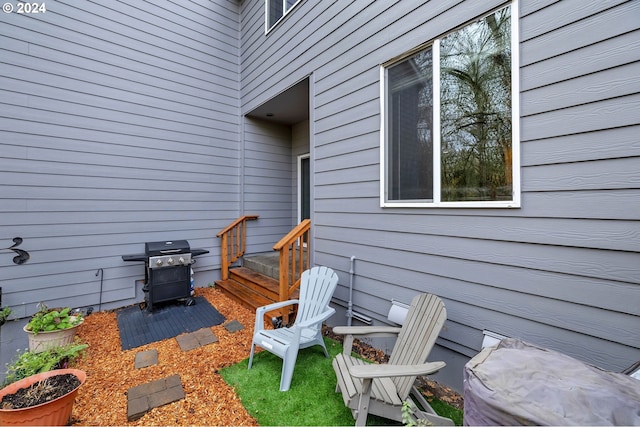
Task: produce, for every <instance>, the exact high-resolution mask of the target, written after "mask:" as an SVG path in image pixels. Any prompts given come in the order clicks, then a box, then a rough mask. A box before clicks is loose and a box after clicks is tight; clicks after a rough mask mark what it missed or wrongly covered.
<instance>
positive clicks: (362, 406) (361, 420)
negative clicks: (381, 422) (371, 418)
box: [356, 378, 373, 426]
mask: <svg viewBox="0 0 640 427" xmlns="http://www.w3.org/2000/svg"><path fill="white" fill-rule="evenodd" d="M372 381H373V380H372V379H371V378H365V379H364V380H363V381H362V391H361V393H360V400H359V402H358V410H357V411H356V412H357V415H358V417H357V418H356V425H357V426H364V425H366V424H367V416H368V415H369V400H370V399H371V385H372Z"/></svg>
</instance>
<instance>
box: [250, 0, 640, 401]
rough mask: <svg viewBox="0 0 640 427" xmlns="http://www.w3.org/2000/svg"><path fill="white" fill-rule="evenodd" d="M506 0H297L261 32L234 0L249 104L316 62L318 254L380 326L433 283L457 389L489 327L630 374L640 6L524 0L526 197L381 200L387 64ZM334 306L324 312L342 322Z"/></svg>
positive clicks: (638, 283)
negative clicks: (512, 202)
mask: <svg viewBox="0 0 640 427" xmlns="http://www.w3.org/2000/svg"><path fill="white" fill-rule="evenodd" d="M503 3H504V2H502V1H495V0H492V1H483V2H477V1H471V0H467V1H440V2H434V1H412V2H388V3H387V2H369V1H354V2H312V1H302V2H300V3H299V4H298V6H296V8H295V9H294V10H292V11H291V12H290V13H289V14H288V15H287V16H286V17H285V18H284V19H283V21H282V22H281V23H280V24H278V25H277V26H276V27H275V28H273V29H272V30H271V31H270V32H269V33H268V34H266V35H265V33H264V15H263V14H264V2H263V1H262V0H246V1H244V2H242V4H241V16H242V18H241V33H242V41H241V51H242V57H241V69H242V71H241V73H242V79H241V86H242V97H241V109H242V111H243V112H246V111H250V110H251V109H252V108H254V107H255V106H256V105H259V104H261V103H262V102H264V101H265V100H266V99H269V98H270V97H272V96H273V95H274V94H276V93H278V92H279V91H281V90H283V88H286V87H288V86H290V85H291V84H293V83H294V82H296V81H299V80H300V79H301V78H303V77H304V76H305V75H311V76H312V78H311V82H312V85H313V87H312V89H311V92H312V93H313V97H312V100H311V104H312V113H311V123H310V129H311V147H310V152H311V159H312V162H313V167H314V174H313V191H314V208H313V211H312V222H313V226H314V234H315V241H314V250H315V262H316V263H317V264H324V265H328V266H330V267H332V268H334V269H336V270H337V271H338V273H339V275H340V286H339V288H338V290H337V291H336V295H335V300H334V301H335V302H336V304H337V305H342V306H346V302H347V299H348V288H347V287H348V284H349V258H350V257H351V256H355V257H356V258H357V260H356V263H355V272H356V274H355V277H354V287H355V289H354V297H353V302H354V310H355V311H357V312H360V313H363V314H365V315H367V316H369V317H371V318H373V319H374V322H376V323H382V322H384V321H385V315H386V313H387V311H388V309H389V307H390V300H391V299H392V298H395V299H398V300H404V301H409V300H410V299H411V296H412V295H413V294H415V293H416V292H433V293H435V294H438V295H439V296H441V297H442V298H443V299H444V301H445V304H446V307H447V311H448V320H447V323H446V325H445V328H444V330H443V332H442V333H441V335H440V338H439V340H438V349H437V350H436V354H437V355H438V356H442V357H445V360H447V361H453V363H452V364H450V366H452V367H450V368H447V369H445V370H444V371H448V372H444V371H443V373H442V375H444V376H445V377H446V378H447V379H448V380H449V383H450V384H452V385H454V386H457V387H458V388H461V387H462V366H463V364H464V362H465V361H466V360H468V358H469V357H472V356H473V355H475V354H476V353H477V352H478V351H479V350H480V348H481V343H482V337H483V336H482V331H483V329H487V330H491V331H494V332H497V333H500V334H503V335H506V336H512V337H518V338H521V339H523V340H526V341H529V342H532V343H535V344H538V345H541V346H545V347H548V348H552V349H556V350H559V351H562V352H564V353H567V354H569V355H571V356H574V357H576V358H578V359H581V360H584V361H586V362H589V363H593V364H596V365H598V366H601V367H603V368H606V369H611V370H614V371H620V370H622V369H624V368H625V367H627V366H629V365H631V363H632V362H634V361H636V360H638V359H640V350H639V346H640V331H639V330H638V328H637V325H638V324H639V320H640V305H639V304H638V303H637V302H638V301H639V300H640V267H639V266H640V262H639V261H640V256H639V255H640V254H639V252H640V239H639V238H638V237H639V236H640V221H639V220H640V197H639V196H640V160H639V158H640V157H639V154H640V145H638V137H637V135H638V134H639V132H638V131H639V130H640V127H639V123H640V121H639V118H640V115H639V114H638V111H639V108H638V107H639V105H640V102H639V101H640V98H638V93H639V89H640V82H639V81H638V77H637V76H638V75H640V73H638V71H639V70H640V67H639V64H640V62H639V61H638V60H639V59H640V58H639V55H640V49H638V48H637V47H638V43H639V36H638V34H640V32H639V31H638V30H639V28H640V25H639V24H640V21H638V20H637V19H636V17H637V16H639V13H640V3H639V2H628V1H606V2H601V1H586V2H584V1H578V0H566V1H562V2H556V1H527V0H522V1H521V2H520V4H519V24H520V34H519V43H520V52H519V54H520V89H521V91H520V111H521V116H520V123H519V125H520V141H521V177H522V178H521V186H522V191H521V195H522V204H521V208H518V209H477V208H476V209H451V208H449V209H445V208H440V209H429V208H422V209H421V208H381V207H380V199H379V194H380V190H379V186H380V164H379V162H380V152H379V150H380V134H379V132H380V100H379V96H380V86H379V83H380V82H379V65H380V64H382V63H384V62H386V61H388V60H390V59H391V58H394V57H396V56H398V55H400V54H403V53H404V52H406V51H408V50H410V49H412V48H414V47H416V46H418V45H420V44H421V43H424V42H428V41H430V40H432V39H433V38H435V37H436V36H439V35H441V34H444V33H447V32H448V31H450V30H452V29H454V28H455V27H457V26H459V25H462V24H464V23H466V22H468V21H470V20H472V19H474V18H476V17H477V16H480V15H482V14H484V13H487V12H489V11H490V10H491V9H492V8H494V7H497V6H500V5H501V4H503ZM341 315H342V313H341V314H340V315H338V316H335V317H334V318H332V322H333V323H334V324H344V323H345V322H346V320H345V319H344V318H343V317H341Z"/></svg>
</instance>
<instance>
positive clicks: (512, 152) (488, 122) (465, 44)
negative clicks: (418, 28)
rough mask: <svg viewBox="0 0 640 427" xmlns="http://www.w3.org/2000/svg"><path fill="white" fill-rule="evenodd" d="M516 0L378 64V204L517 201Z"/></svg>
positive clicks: (460, 204) (472, 204)
mask: <svg viewBox="0 0 640 427" xmlns="http://www.w3.org/2000/svg"><path fill="white" fill-rule="evenodd" d="M513 16H516V17H517V12H516V4H515V3H514V4H511V5H509V6H507V7H505V8H502V9H500V10H497V11H495V12H493V13H491V14H489V15H487V16H485V17H483V18H480V19H478V20H477V21H475V22H473V23H471V24H468V25H465V26H463V27H461V28H458V29H456V30H454V31H452V32H450V33H448V34H446V35H445V36H443V37H441V38H438V39H436V40H433V41H432V42H430V43H429V44H428V45H424V46H422V47H421V48H419V49H417V50H415V51H412V52H410V53H408V54H407V55H404V56H403V57H402V58H401V59H400V60H396V61H394V62H391V63H388V64H384V65H383V66H382V67H381V82H382V85H383V88H382V92H381V93H382V96H381V98H382V111H383V114H382V135H381V138H382V162H381V167H382V185H381V199H382V200H381V203H382V206H419V207H422V206H441V207H446V206H448V207H484V206H487V207H518V206H519V203H520V194H519V192H520V189H519V181H520V175H519V157H520V156H519V145H518V126H517V124H518V115H519V112H518V75H517V50H518V44H517V34H518V32H517V19H513V18H512V17H513Z"/></svg>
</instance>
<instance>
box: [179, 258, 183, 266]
mask: <svg viewBox="0 0 640 427" xmlns="http://www.w3.org/2000/svg"><path fill="white" fill-rule="evenodd" d="M178 262H179V263H180V264H181V265H184V258H183V257H180V259H179V260H178Z"/></svg>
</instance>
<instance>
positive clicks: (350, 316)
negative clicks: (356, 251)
mask: <svg viewBox="0 0 640 427" xmlns="http://www.w3.org/2000/svg"><path fill="white" fill-rule="evenodd" d="M355 262H356V257H355V256H351V259H350V262H349V305H348V306H347V326H351V320H352V319H353V277H354V276H355V268H354V265H355Z"/></svg>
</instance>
